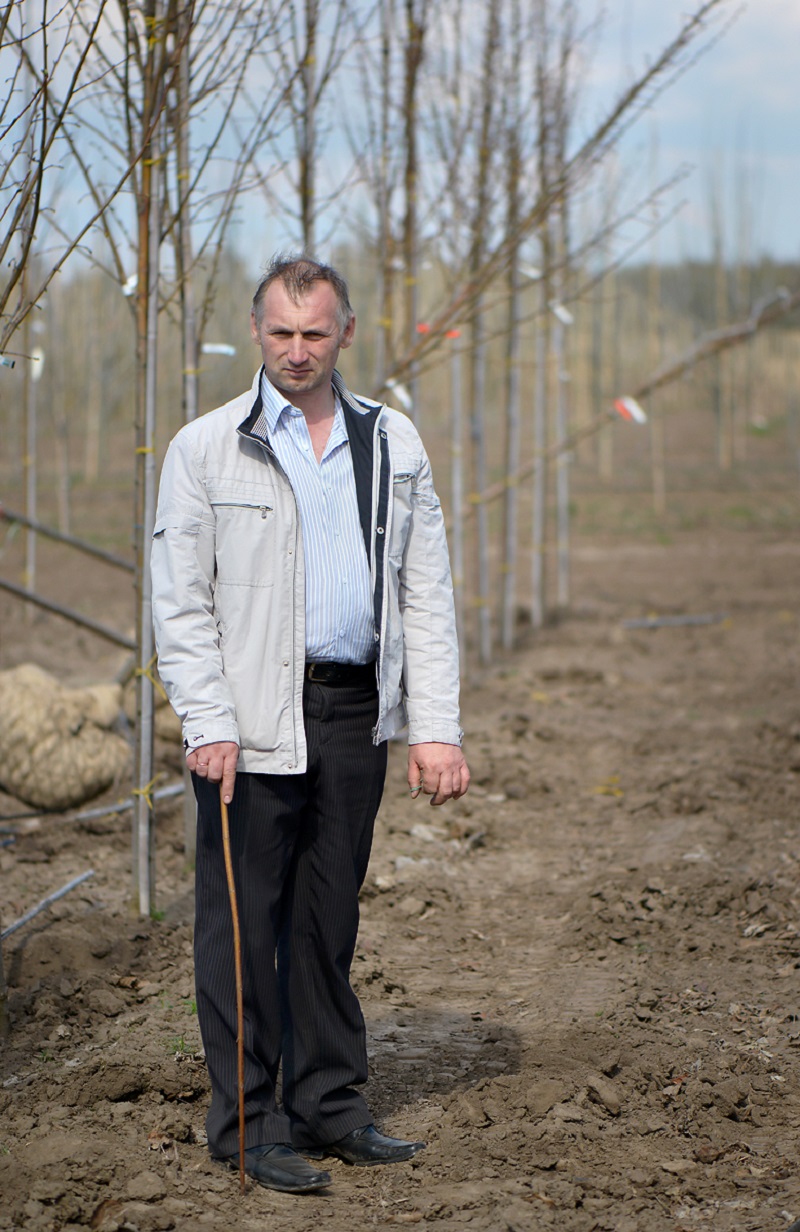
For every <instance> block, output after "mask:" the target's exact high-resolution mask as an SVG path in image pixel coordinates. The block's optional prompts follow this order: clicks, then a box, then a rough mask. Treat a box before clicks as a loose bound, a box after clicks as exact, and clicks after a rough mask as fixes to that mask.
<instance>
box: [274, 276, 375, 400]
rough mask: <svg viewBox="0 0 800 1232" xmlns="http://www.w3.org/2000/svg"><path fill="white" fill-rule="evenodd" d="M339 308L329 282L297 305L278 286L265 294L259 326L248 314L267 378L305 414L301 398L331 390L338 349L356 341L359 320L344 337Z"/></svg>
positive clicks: (352, 322)
mask: <svg viewBox="0 0 800 1232" xmlns="http://www.w3.org/2000/svg"><path fill="white" fill-rule="evenodd" d="M337 305H338V300H337V298H336V292H335V291H334V289H333V287H332V286H331V285H330V283H328V282H317V283H314V285H313V286H312V287H311V288H310V290H309V291H308V293H307V294H306V295H304V296H302V297H301V298H300V299H299V300H298V302H297V303H295V302H294V300H293V299H292V298H291V297H290V295H289V294H288V293H287V291H286V288H285V287H284V285H283V283H282V282H281V281H280V280H277V281H275V282H272V283H270V285H269V286H268V287H267V289H266V291H265V292H264V295H263V298H262V301H261V322H260V324H259V323H258V322H257V321H256V318H255V313H253V312H251V314H250V333H251V334H252V336H253V341H254V342H257V343H258V344H259V346H260V347H261V356H262V358H263V360H264V367H265V369H266V373H267V377H268V378H269V380H270V381H271V382H272V384H273V385H274V386H275V388H276V389H279V390H280V392H281V393H282V394H283V395H284V396H285V397H286V398H288V399H289V401H290V402H293V403H295V404H297V405H298V406H300V408H301V410H302V403H303V401H304V400H305V399H304V397H303V395H308V394H313V393H315V392H316V391H317V390H319V389H323V388H325V387H326V386H328V385H330V383H331V376H332V375H333V370H334V368H335V367H336V360H337V358H338V355H339V350H340V348H341V347H349V346H350V343H351V342H352V341H353V334H354V333H355V325H356V322H355V317H351V319H350V321H349V323H348V325H347V327H346V328H345V330H344V332H342V331H341V329H340V327H339V322H338V319H337V314H336V309H337Z"/></svg>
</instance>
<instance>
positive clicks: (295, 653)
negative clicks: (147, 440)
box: [151, 372, 462, 774]
mask: <svg viewBox="0 0 800 1232" xmlns="http://www.w3.org/2000/svg"><path fill="white" fill-rule="evenodd" d="M260 379H261V373H260V372H259V373H257V374H256V377H255V379H254V381H253V386H252V388H251V390H250V392H249V393H246V394H242V395H240V397H238V398H235V399H234V400H233V401H232V402H228V403H227V404H226V405H225V406H222V407H220V408H219V409H218V410H216V411H211V412H210V413H209V414H207V415H203V416H202V417H201V418H199V419H196V420H194V421H193V422H192V423H190V424H187V425H186V426H185V427H184V428H182V429H181V431H180V432H179V433H178V434H177V436H176V437H175V439H174V440H173V442H172V444H171V445H170V447H169V450H168V451H167V456H166V458H165V461H164V469H163V472H162V476H161V488H160V493H159V501H158V509H157V512H156V523H155V530H154V535H153V543H152V551H151V571H152V582H153V620H154V625H155V634H156V645H157V648H158V670H159V673H160V676H161V679H162V681H163V682H164V686H165V688H166V690H167V693H168V695H169V699H170V701H171V703H172V705H173V707H174V709H175V710H176V712H177V713H178V715H179V716H180V718H181V720H182V723H183V734H184V741H185V744H186V747H187V749H194V748H198V747H200V746H201V745H204V744H209V743H212V742H214V741H218V740H231V741H234V742H235V743H236V744H238V745H239V748H240V753H239V762H238V769H239V770H242V771H250V772H254V773H268V774H300V773H302V772H303V771H304V770H305V768H306V741H305V732H304V728H303V714H302V697H303V665H304V662H305V590H304V562H303V542H302V536H301V534H300V528H299V522H298V512H297V505H296V502H295V497H294V493H293V491H292V487H291V484H290V483H289V480H288V479H287V477H286V474H285V472H284V471H283V470H282V468H281V466H280V464H279V462H278V460H277V458H276V457H275V454H274V453H273V452H272V450H271V448H270V446H269V441H268V440H267V438H266V436H265V435H264V429H263V419H262V420H261V421H260V423H259V419H260V415H261V394H260ZM333 382H334V385H335V387H336V389H337V392H338V393H339V395H340V397H341V400H342V408H343V411H344V415H345V421H346V423H347V430H348V436H349V438H350V449H351V453H352V457H353V470H354V474H355V479H356V494H357V497H358V506H359V514H360V518H361V525H362V530H363V532H364V541H365V547H366V548H367V551H368V554H369V559H370V568H371V574H372V583H373V596H374V617H375V639H376V653H377V658H376V670H377V675H378V687H379V717H378V722H377V724H376V726H375V728H374V730H373V738H374V741H375V743H376V744H377V743H379V742H380V741H382V740H386V739H388V738H389V737H390V736H393V735H394V734H395V733H396V732H397V731H399V730H400V729H401V728H402V727H403V726H404V724H405V723H406V722H407V723H408V739H409V743H411V744H419V743H422V742H425V741H430V740H436V741H442V742H444V743H447V744H460V743H461V737H462V732H461V728H460V725H459V713H458V642H457V638H456V625H455V613H454V607H453V591H452V583H451V579H450V565H449V560H448V554H447V542H446V538H445V531H444V521H443V518H442V510H441V506H440V504H439V500H438V498H437V496H436V493H435V491H434V488H433V482H432V478H431V469H430V463H429V462H428V458H427V455H426V453H425V449H424V447H423V445H422V441H421V440H420V437H419V434H418V432H417V430H416V428H415V427H414V425H413V424H412V423H411V421H410V420H409V419H408V418H407V417H406V416H405V415H403V414H401V413H400V412H399V411H395V410H391V409H390V408H389V407H385V406H381V405H380V404H379V403H376V402H371V401H369V400H366V399H362V398H354V397H353V395H352V394H350V393H349V392H348V390H347V389H346V388H345V386H344V383H343V381H342V379H341V377H340V376H339V374H338V372H337V373H334V377H333Z"/></svg>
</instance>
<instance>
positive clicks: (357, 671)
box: [305, 662, 375, 687]
mask: <svg viewBox="0 0 800 1232" xmlns="http://www.w3.org/2000/svg"><path fill="white" fill-rule="evenodd" d="M305 676H306V680H310V681H311V682H312V683H313V684H329V685H334V686H339V687H346V686H348V685H350V686H351V687H354V686H355V687H363V686H364V685H368V684H373V685H374V684H375V663H374V662H372V663H327V662H325V663H306V667H305Z"/></svg>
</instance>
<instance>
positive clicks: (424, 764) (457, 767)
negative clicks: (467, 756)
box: [408, 741, 469, 804]
mask: <svg viewBox="0 0 800 1232" xmlns="http://www.w3.org/2000/svg"><path fill="white" fill-rule="evenodd" d="M468 787H469V767H468V766H467V763H466V761H465V760H464V754H463V753H462V752H461V749H460V748H459V746H458V745H457V744H439V743H435V742H433V741H431V742H430V743H428V744H411V745H409V747H408V788H409V791H410V792H411V799H412V800H416V798H417V796H418V795H419V793H420V792H421V791H424V792H425V794H426V795H427V796H430V797H431V804H444V802H445V800H457V799H458V797H459V796H463V795H464V792H465V791H466V790H467V788H468Z"/></svg>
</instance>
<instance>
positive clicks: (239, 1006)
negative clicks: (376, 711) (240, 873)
mask: <svg viewBox="0 0 800 1232" xmlns="http://www.w3.org/2000/svg"><path fill="white" fill-rule="evenodd" d="M219 807H220V812H221V813H222V850H223V852H224V853H225V873H226V875H227V878H228V895H229V897H230V900H231V919H232V920H233V963H234V970H235V973H236V1070H237V1078H238V1096H239V1190H240V1192H241V1193H244V1192H245V1187H246V1182H245V1173H244V995H243V992H242V936H241V933H240V932H239V908H238V906H237V904H236V883H235V882H234V880H233V861H232V859H231V831H230V826H229V824H228V806H227V804H226V803H225V801H224V799H223V798H222V784H221V783H220V786H219Z"/></svg>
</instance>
